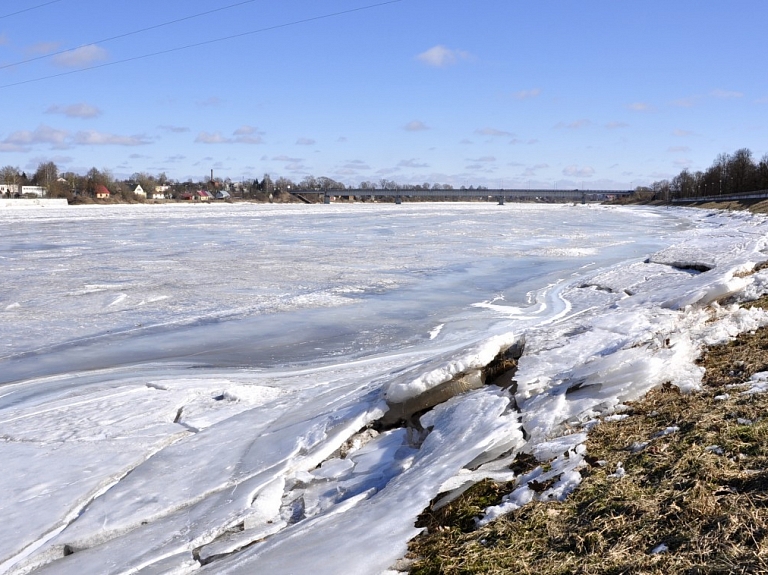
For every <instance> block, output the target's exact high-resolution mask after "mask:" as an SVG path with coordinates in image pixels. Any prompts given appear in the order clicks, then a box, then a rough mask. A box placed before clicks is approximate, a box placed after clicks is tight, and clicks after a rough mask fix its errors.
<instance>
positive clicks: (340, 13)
mask: <svg viewBox="0 0 768 575" xmlns="http://www.w3.org/2000/svg"><path fill="white" fill-rule="evenodd" d="M404 1H405V0H387V1H386V2H378V3H376V4H369V5H367V6H360V7H358V8H350V9H348V10H341V11H338V12H331V13H330V14H323V15H321V16H312V17H310V18H302V19H300V20H293V21H291V22H286V23H284V24H275V25H274V26H267V27H265V28H259V29H257V30H250V31H249V32H241V33H240V34H232V35H230V36H223V37H220V38H214V39H212V40H205V41H203V42H195V43H194V44H187V45H185V46H178V47H176V48H168V49H167V50H159V51H157V52H150V53H149V54H143V55H141V56H131V57H130V58H123V59H122V60H115V61H114V62H105V63H104V64H96V65H94V66H88V67H85V68H79V69H77V70H69V71H67V72H60V73H58V74H50V75H48V76H40V77H39V78H32V79H30V80H22V81H20V82H14V83H12V84H3V85H0V90H2V89H5V88H12V87H15V86H22V85H24V84H32V83H35V82H42V81H44V80H51V79H53V78H61V77H63V76H71V75H73V74H80V73H82V72H87V71H89V70H98V69H99V68H107V67H110V66H117V65H118V64H125V63H127V62H135V61H137V60H144V59H147V58H153V57H155V56H162V55H165V54H171V53H173V52H181V51H182V50H189V49H191V48H199V47H200V46H208V45H211V44H217V43H221V42H226V41H228V40H234V39H236V38H243V37H245V36H252V35H254V34H261V33H264V32H270V31H272V30H280V29H281V28H289V27H292V26H298V25H300V24H306V23H308V22H317V21H318V20H328V19H329V18H335V17H338V16H343V15H346V14H352V13H354V12H362V11H364V10H372V9H373V8H379V7H381V6H387V5H389V4H397V3H399V2H404Z"/></svg>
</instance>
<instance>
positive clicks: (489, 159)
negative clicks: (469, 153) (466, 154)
mask: <svg viewBox="0 0 768 575" xmlns="http://www.w3.org/2000/svg"><path fill="white" fill-rule="evenodd" d="M467 161H468V162H478V163H489V162H495V161H496V158H495V156H483V157H481V158H468V159H467Z"/></svg>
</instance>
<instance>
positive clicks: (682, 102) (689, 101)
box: [672, 96, 699, 108]
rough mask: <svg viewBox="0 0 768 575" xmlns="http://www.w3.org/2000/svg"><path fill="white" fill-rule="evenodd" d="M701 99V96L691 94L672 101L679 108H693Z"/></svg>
mask: <svg viewBox="0 0 768 575" xmlns="http://www.w3.org/2000/svg"><path fill="white" fill-rule="evenodd" d="M698 101H699V96H689V97H688V98H680V99H678V100H674V101H673V102H672V105H673V106H677V107H679V108H693V107H694V106H695V105H696V103H697V102H698Z"/></svg>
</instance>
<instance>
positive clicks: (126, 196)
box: [0, 162, 486, 201]
mask: <svg viewBox="0 0 768 575" xmlns="http://www.w3.org/2000/svg"><path fill="white" fill-rule="evenodd" d="M0 183H3V184H10V185H12V186H19V187H21V186H42V187H44V188H46V189H47V192H48V197H51V198H67V199H68V200H72V199H74V198H76V197H79V196H84V197H94V196H95V194H96V190H97V189H98V188H99V186H104V187H106V188H107V189H108V190H109V191H110V194H111V197H112V198H114V199H117V200H121V199H122V200H128V201H131V200H137V199H139V198H137V197H136V196H135V195H134V193H133V190H135V189H136V186H138V185H140V186H141V188H142V189H143V190H144V192H146V193H148V194H152V193H153V192H154V191H155V189H156V188H157V187H158V186H167V190H168V192H167V193H169V194H170V195H171V196H172V197H175V196H178V195H181V194H183V193H184V192H189V191H195V190H206V191H210V192H214V193H215V192H216V191H219V190H226V191H231V192H235V194H236V195H237V196H239V197H243V198H246V199H255V200H266V199H269V197H270V196H272V195H273V194H279V193H283V194H285V193H293V192H302V191H304V192H308V193H310V192H315V193H319V192H324V191H326V190H334V191H337V190H346V189H362V190H452V189H454V188H453V186H451V185H450V184H440V183H430V182H424V183H423V184H399V183H398V182H396V181H394V180H389V179H386V178H382V179H379V180H377V181H373V180H365V181H362V182H360V184H359V185H357V186H347V185H345V184H344V183H343V182H339V181H337V180H334V179H333V178H328V177H325V176H321V177H315V176H311V175H309V176H305V177H304V178H302V179H301V180H299V181H293V180H291V179H290V178H286V177H282V176H281V177H279V178H277V179H273V178H272V177H271V176H270V174H264V176H263V177H262V178H261V180H259V179H258V178H253V179H244V180H241V181H239V182H238V181H232V180H231V179H230V178H218V177H217V178H214V177H211V178H202V179H200V180H196V181H195V180H191V179H189V180H186V181H179V180H172V179H170V178H169V177H168V176H167V175H166V174H165V173H160V174H150V173H147V172H137V173H134V174H132V175H131V177H130V178H127V179H119V178H116V177H115V176H114V175H113V174H112V172H111V171H110V170H108V169H102V170H99V169H97V168H91V169H90V170H88V172H87V173H85V174H77V173H74V172H70V171H65V172H60V171H59V168H58V166H57V165H56V164H55V163H54V162H41V163H40V164H39V165H38V167H37V170H35V172H34V174H31V175H28V174H27V173H26V172H24V171H22V170H20V169H19V168H18V167H17V166H10V165H9V166H5V167H3V168H0ZM461 189H470V190H474V189H477V190H482V189H486V188H484V187H483V186H477V187H475V186H469V188H465V187H464V186H462V187H461Z"/></svg>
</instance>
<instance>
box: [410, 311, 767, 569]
mask: <svg viewBox="0 0 768 575" xmlns="http://www.w3.org/2000/svg"><path fill="white" fill-rule="evenodd" d="M752 305H761V306H763V307H765V306H768V299H764V300H761V301H758V302H754V303H753V304H752ZM701 363H702V365H704V366H705V368H706V370H707V371H706V377H705V380H704V391H702V392H701V393H697V394H688V395H685V394H681V393H680V392H679V391H678V390H677V389H676V388H674V387H672V386H669V385H667V386H663V387H661V388H657V389H655V390H652V391H651V392H650V393H648V394H647V395H646V397H644V398H643V399H642V400H640V401H637V402H635V403H633V404H632V405H631V410H630V412H629V415H630V416H629V417H628V418H626V419H624V420H622V421H617V422H610V423H607V422H604V423H602V424H600V425H599V426H597V427H596V428H595V429H593V430H592V431H591V432H590V434H589V440H588V443H587V451H588V454H589V456H590V457H589V461H591V462H593V463H594V466H593V467H590V468H588V469H585V470H583V471H582V475H583V476H584V479H583V482H582V484H581V486H580V487H579V488H578V489H577V490H576V491H575V492H574V493H573V494H572V495H571V496H570V497H569V498H568V499H567V500H566V501H565V502H562V503H559V502H551V503H533V504H530V505H527V506H525V507H523V508H522V509H519V510H518V511H516V512H514V513H512V514H510V515H508V516H506V517H504V518H502V519H499V520H497V521H495V522H493V523H491V524H489V525H487V526H485V527H483V528H481V529H475V525H474V522H473V521H472V518H473V517H474V516H476V515H477V514H479V512H480V510H481V509H483V508H484V507H486V506H487V505H489V504H493V503H495V502H496V501H498V500H500V499H501V497H502V496H503V494H504V493H507V492H509V490H510V489H511V486H510V485H496V484H494V483H493V482H490V481H487V482H483V483H481V484H479V485H477V486H475V487H474V488H473V489H472V490H470V491H469V492H467V493H466V494H465V495H464V496H463V497H462V498H460V499H459V500H457V501H456V502H454V503H453V504H452V505H450V506H448V507H447V508H444V509H442V510H440V511H439V512H437V513H430V512H428V511H427V512H425V514H423V515H422V517H421V523H420V524H419V525H420V526H423V527H426V528H427V532H426V533H425V534H423V535H421V536H419V537H418V538H416V539H415V540H413V541H412V542H411V545H410V551H411V556H412V557H415V558H417V561H416V562H415V563H414V565H413V566H412V568H411V574H412V575H428V574H429V575H432V574H434V575H437V574H470V573H489V574H495V573H499V574H500V573H535V574H536V575H547V574H566V573H580V574H585V575H586V574H606V575H607V574H621V573H644V574H645V573H648V574H659V575H661V574H664V575H666V574H670V573H690V574H705V573H706V574H710V573H711V574H714V573H768V539H766V537H767V536H768V441H767V440H768V417H766V414H768V394H759V395H744V394H742V393H740V390H739V389H738V388H736V389H735V388H733V387H731V386H732V385H733V384H740V383H742V382H744V381H745V380H746V379H748V378H749V377H750V376H751V375H752V374H753V373H755V372H757V371H764V370H767V369H768V330H760V331H758V332H757V333H754V334H745V335H742V336H740V337H738V338H737V339H736V340H735V341H733V342H731V343H729V344H727V345H724V346H719V347H713V348H710V349H708V350H707V352H706V353H705V354H704V356H703V357H702V359H701ZM673 426H674V427H677V428H679V430H678V431H677V432H675V433H672V434H669V435H665V436H662V437H655V438H654V434H656V433H658V432H659V431H661V430H664V429H666V428H669V427H673ZM641 442H649V443H648V445H647V447H645V449H642V450H639V451H634V452H633V451H632V450H630V449H629V448H630V446H632V445H637V444H639V443H641ZM597 460H601V461H600V464H597V463H595V462H596V461H597ZM619 462H621V463H623V466H624V468H625V470H626V475H625V476H624V477H623V478H621V479H614V478H611V477H609V475H610V474H611V473H613V471H615V470H616V467H617V464H618V463H619ZM520 464H521V465H529V464H530V462H526V461H521V462H520ZM661 544H664V545H666V547H667V548H668V551H667V552H663V553H656V554H653V553H651V551H652V550H653V549H655V548H656V547H657V546H658V545H661Z"/></svg>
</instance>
